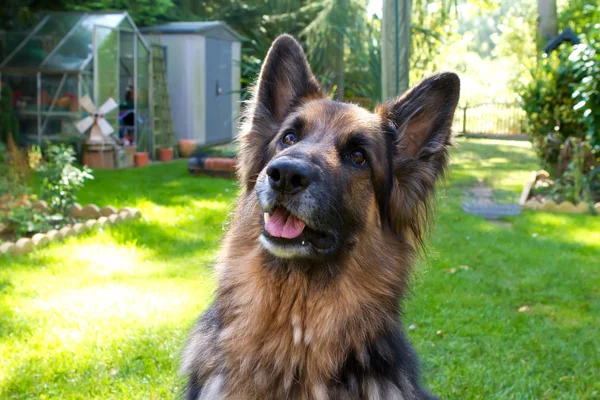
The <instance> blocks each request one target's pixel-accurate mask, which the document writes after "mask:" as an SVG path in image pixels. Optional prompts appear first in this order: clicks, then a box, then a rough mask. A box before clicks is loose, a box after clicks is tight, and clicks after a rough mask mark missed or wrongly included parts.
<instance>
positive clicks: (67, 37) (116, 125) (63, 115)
mask: <svg viewBox="0 0 600 400" xmlns="http://www.w3.org/2000/svg"><path fill="white" fill-rule="evenodd" d="M24 36H25V37H24ZM23 37H24V38H23ZM0 82H1V83H2V88H3V90H0V93H8V95H10V96H12V99H11V102H12V108H13V111H14V115H15V116H16V117H17V119H18V132H16V133H15V134H16V136H17V137H18V138H19V142H20V143H21V144H30V143H35V144H39V145H41V144H43V143H45V142H46V141H50V142H81V140H82V138H83V137H82V135H81V134H80V133H79V132H78V131H77V129H76V127H75V123H76V122H78V121H79V120H80V119H81V118H83V117H85V116H86V115H87V112H86V111H85V110H84V109H83V108H82V107H81V105H80V104H79V99H81V98H82V97H83V96H85V95H86V94H87V95H89V96H90V97H91V98H92V100H93V102H94V104H95V105H96V107H100V106H101V105H102V104H103V103H104V102H105V101H106V100H108V99H109V98H113V99H114V100H115V101H116V102H117V103H119V105H120V107H119V111H113V112H112V113H109V114H107V115H106V116H105V118H106V120H107V122H108V123H109V124H110V125H111V126H112V127H113V129H114V130H115V134H114V135H119V136H120V139H123V137H124V136H125V137H126V138H128V139H129V140H130V141H131V142H132V143H134V144H135V145H136V146H137V149H138V151H148V152H150V154H152V150H153V149H152V147H153V141H154V138H153V135H152V109H153V108H152V105H153V104H152V58H151V50H150V46H149V45H148V43H147V42H146V40H145V39H144V37H143V36H142V35H141V34H140V32H139V30H138V28H137V27H136V25H135V24H134V22H133V20H132V19H131V17H130V16H129V14H128V13H127V12H122V11H121V12H98V13H94V12H59V13H48V14H46V15H44V16H41V19H40V21H39V22H38V23H37V25H36V26H35V27H34V28H33V29H32V30H31V31H29V32H27V33H26V35H24V34H23V33H18V32H15V33H12V32H0ZM6 86H8V89H9V90H4V88H5V87H6ZM5 95H6V94H5ZM127 116H129V120H128V119H127ZM126 121H129V122H128V123H126Z"/></svg>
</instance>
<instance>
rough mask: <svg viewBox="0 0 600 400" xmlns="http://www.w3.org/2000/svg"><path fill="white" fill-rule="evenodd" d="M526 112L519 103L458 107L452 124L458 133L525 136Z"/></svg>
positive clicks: (466, 134) (467, 134)
mask: <svg viewBox="0 0 600 400" xmlns="http://www.w3.org/2000/svg"><path fill="white" fill-rule="evenodd" d="M524 122H525V112H524V111H523V110H522V109H521V107H519V105H518V104H510V103H484V104H478V105H475V106H470V105H466V106H464V107H458V108H457V109H456V114H454V124H453V126H452V128H453V130H454V132H455V133H456V134H460V135H465V136H486V137H487V136H490V137H496V135H497V136H498V137H505V136H509V137H514V138H515V139H517V138H525V137H526V136H524V135H525V130H524V127H525V125H524Z"/></svg>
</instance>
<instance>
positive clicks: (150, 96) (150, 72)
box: [147, 46, 156, 153]
mask: <svg viewBox="0 0 600 400" xmlns="http://www.w3.org/2000/svg"><path fill="white" fill-rule="evenodd" d="M147 62H148V77H147V78H148V118H150V132H149V135H150V138H151V141H150V147H151V148H150V151H152V153H154V150H155V145H156V143H155V142H154V140H155V139H156V138H155V137H154V128H155V126H154V83H153V80H152V79H153V76H154V49H153V47H152V46H151V47H150V51H148V59H147Z"/></svg>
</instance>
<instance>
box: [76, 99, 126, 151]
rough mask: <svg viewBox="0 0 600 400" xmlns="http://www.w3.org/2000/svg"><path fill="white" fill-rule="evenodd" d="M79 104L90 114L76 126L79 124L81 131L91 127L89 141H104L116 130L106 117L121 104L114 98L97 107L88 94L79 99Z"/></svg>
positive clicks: (83, 131)
mask: <svg viewBox="0 0 600 400" xmlns="http://www.w3.org/2000/svg"><path fill="white" fill-rule="evenodd" d="M79 104H81V107H83V108H84V109H85V110H86V111H87V112H89V113H90V115H89V116H87V117H85V118H84V119H82V120H81V121H79V122H78V123H77V124H75V126H77V129H78V130H79V132H81V133H85V132H86V131H87V130H88V129H89V133H88V135H87V140H88V142H104V141H105V138H106V137H108V135H110V134H111V133H113V132H114V131H115V130H114V129H113V127H112V126H110V124H109V123H108V122H107V121H106V119H104V115H106V114H108V113H109V112H111V111H113V110H114V109H115V108H117V107H118V106H119V105H118V104H117V102H116V101H114V100H113V99H112V98H109V99H108V100H106V102H105V103H104V104H102V105H101V106H100V108H98V109H96V106H95V105H94V103H93V102H92V99H90V96H88V95H87V94H86V95H85V96H84V97H82V98H81V99H80V100H79ZM90 128H92V129H90Z"/></svg>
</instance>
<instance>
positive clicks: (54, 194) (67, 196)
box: [39, 145, 93, 219]
mask: <svg viewBox="0 0 600 400" xmlns="http://www.w3.org/2000/svg"><path fill="white" fill-rule="evenodd" d="M47 158H48V162H47V163H45V164H41V165H40V167H39V171H40V173H41V176H42V187H41V198H42V199H43V200H45V201H46V202H47V203H48V212H49V213H50V214H52V215H58V216H62V217H63V218H66V219H69V218H70V214H71V207H72V206H73V204H75V202H76V201H77V192H78V191H79V189H81V188H82V187H83V185H84V183H85V180H86V179H93V177H92V174H91V170H90V169H89V168H88V167H86V166H84V167H83V168H81V169H79V168H78V167H76V166H75V165H74V163H75V160H76V159H75V151H74V150H73V149H72V148H71V147H68V146H65V145H60V146H57V145H53V146H50V147H49V148H48V152H47Z"/></svg>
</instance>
